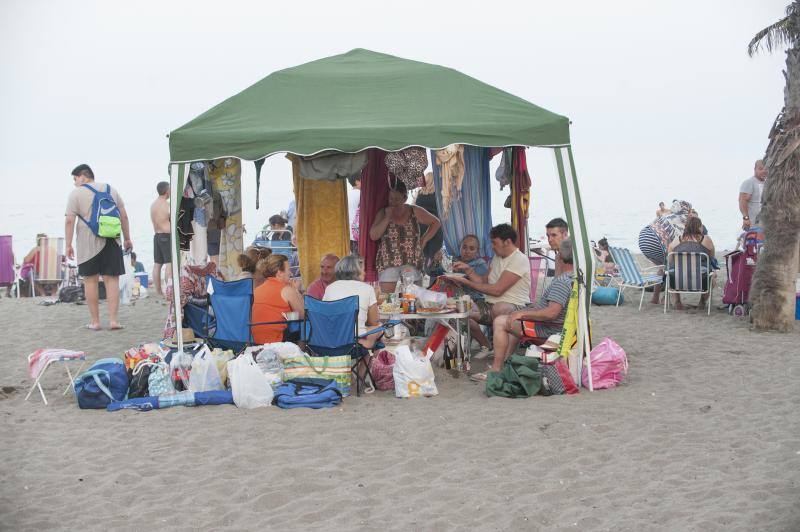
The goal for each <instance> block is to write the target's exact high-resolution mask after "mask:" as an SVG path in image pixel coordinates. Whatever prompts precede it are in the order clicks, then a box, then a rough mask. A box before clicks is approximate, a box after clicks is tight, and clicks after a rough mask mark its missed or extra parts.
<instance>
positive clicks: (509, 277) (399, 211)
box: [165, 180, 573, 380]
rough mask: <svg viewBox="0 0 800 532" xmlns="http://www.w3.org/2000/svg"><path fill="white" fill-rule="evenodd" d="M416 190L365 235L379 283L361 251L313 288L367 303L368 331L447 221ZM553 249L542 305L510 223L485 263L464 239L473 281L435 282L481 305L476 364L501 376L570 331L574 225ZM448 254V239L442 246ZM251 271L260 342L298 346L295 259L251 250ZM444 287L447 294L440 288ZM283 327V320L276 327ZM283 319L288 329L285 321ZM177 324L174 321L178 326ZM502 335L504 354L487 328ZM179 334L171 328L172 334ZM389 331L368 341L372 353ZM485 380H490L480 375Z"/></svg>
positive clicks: (362, 325) (392, 194)
mask: <svg viewBox="0 0 800 532" xmlns="http://www.w3.org/2000/svg"><path fill="white" fill-rule="evenodd" d="M407 201H408V190H407V188H406V185H405V184H404V183H403V182H402V181H400V180H394V181H392V182H391V186H390V190H389V199H388V205H387V206H386V207H385V208H383V209H381V210H380V211H379V212H378V213H377V216H376V217H375V219H374V222H373V223H372V225H371V227H369V230H368V231H365V232H362V235H364V234H366V235H368V237H369V238H371V239H372V240H374V241H376V242H378V248H377V260H376V269H377V272H378V283H377V284H376V285H371V284H368V283H366V282H364V279H365V272H364V263H363V260H362V259H361V257H359V256H358V255H357V254H351V255H348V256H346V257H342V258H340V257H337V256H336V255H333V254H328V255H325V256H324V257H322V259H321V261H320V273H319V278H318V279H316V280H314V281H313V282H312V283H310V284H309V286H308V287H307V289H306V291H305V294H306V295H309V296H311V297H314V298H316V299H320V300H323V301H329V300H338V299H342V298H345V297H349V296H357V297H358V302H359V310H358V317H357V325H358V332H359V334H360V335H361V334H364V333H366V332H367V331H369V330H371V329H372V328H374V327H375V326H377V325H379V323H378V321H379V311H378V300H379V297H380V293H381V292H383V293H389V292H393V291H394V290H395V287H396V284H397V282H398V280H400V279H401V275H405V276H407V277H411V278H413V279H414V281H416V282H417V283H419V282H421V281H422V272H423V266H424V251H423V250H424V248H425V247H426V246H427V245H428V244H429V243H430V242H431V241H432V239H434V237H435V236H436V235H437V233H438V232H439V229H440V227H441V222H440V221H439V219H438V218H437V217H436V216H435V215H433V214H431V213H430V212H429V211H428V210H427V209H425V208H424V207H422V206H420V205H419V204H415V205H411V204H408V203H407ZM546 231H547V238H548V242H549V244H550V247H551V248H552V249H553V250H554V251H555V257H556V258H555V277H554V279H553V281H552V282H551V283H550V284H549V285H548V287H547V289H546V290H545V291H544V293H543V294H542V296H541V297H540V298H539V300H538V301H537V302H536V303H535V304H531V293H530V292H531V271H530V262H529V260H528V257H527V256H526V255H525V254H523V253H522V252H521V251H520V250H519V247H518V243H517V238H518V235H517V232H516V231H515V230H514V229H513V228H512V227H511V226H510V225H508V224H499V225H497V226H495V227H493V228H492V229H491V231H490V233H489V234H488V235H484V238H488V239H489V240H490V241H491V246H492V250H493V252H494V256H493V257H492V258H491V260H490V261H489V262H487V261H486V259H485V258H484V257H481V256H480V251H479V250H480V238H479V237H478V236H477V235H465V236H464V237H463V238H462V240H461V242H460V253H459V256H457V257H455V258H454V260H453V263H452V269H453V271H455V272H460V273H463V274H464V276H463V277H457V276H446V277H445V276H442V277H439V278H438V279H437V280H435V281H436V282H435V284H436V285H438V286H439V288H441V287H442V286H446V287H447V289H448V290H453V291H456V292H457V293H459V294H466V295H469V296H470V297H471V298H472V300H473V302H474V304H473V305H472V307H471V310H470V319H469V326H470V330H471V332H472V336H473V338H474V339H475V340H476V341H477V343H478V344H479V346H480V349H479V351H478V352H477V354H476V355H475V357H474V358H477V359H483V358H487V357H489V356H491V355H494V361H493V364H492V368H491V370H492V371H499V370H500V368H501V367H502V365H503V362H504V360H505V359H506V358H507V357H508V356H509V355H510V354H511V353H512V352H513V351H514V349H515V348H516V345H517V341H516V340H517V339H519V338H520V337H523V336H534V337H544V338H546V337H548V336H550V335H552V334H558V333H560V332H561V330H562V328H563V324H564V320H565V316H566V309H567V303H568V301H569V297H570V294H571V291H572V280H573V260H572V249H573V247H572V242H571V240H570V237H569V230H568V226H567V223H566V222H565V221H564V220H563V219H561V218H556V219H554V220H552V221H550V222H549V223H548V224H547V227H546ZM439 246H440V247H441V240H440V241H439ZM239 266H240V267H241V269H242V273H241V274H240V275H239V276H238V279H245V278H250V279H252V280H253V287H254V291H253V307H252V313H251V319H252V323H254V324H263V323H265V322H267V324H263V325H254V326H253V327H252V334H253V340H254V341H255V342H256V343H259V344H265V343H272V342H281V341H297V340H298V339H299V331H297V329H296V328H292V327H291V326H290V324H289V323H287V320H286V315H287V314H288V313H290V312H293V313H296V315H297V317H298V320H302V319H303V318H304V316H305V312H304V304H303V294H302V293H301V289H300V287H299V286H298V284H297V283H296V282H295V281H294V280H293V279H292V276H291V274H290V267H289V261H288V259H287V257H285V256H284V255H282V254H279V253H273V252H271V251H270V250H269V249H267V248H259V247H250V248H248V249H247V250H246V251H245V253H244V254H242V255H241V256H240V258H239ZM184 270H185V271H187V273H188V274H189V275H188V277H197V276H200V275H214V276H217V277H219V273H218V272H217V271H216V269H215V268H214V265H213V264H209V265H208V266H206V267H204V268H200V267H195V266H189V265H187V266H185V268H184ZM201 285H202V283H199V284H198V283H195V282H191V281H189V282H186V283H184V282H183V279H182V282H181V288H182V290H184V289H187V291H188V293H187V294H186V298H187V300H188V299H189V298H191V297H204V295H205V293H204V290H205V287H204V286H201ZM434 289H437V287H436V286H435V287H434ZM273 322H279V323H273ZM280 322H283V323H280ZM168 325H169V324H168ZM481 326H486V327H490V328H492V331H493V338H494V349H492V348H491V346H490V344H489V340H488V338H487V337H486V335H485V334H484V333H483V331H482V330H481ZM173 333H174V324H173V329H169V328H168V330H165V336H166V335H169V334H173ZM380 334H381V333H377V334H374V335H371V336H367V337H365V338H362V339H361V340H359V341H360V343H361V344H362V345H363V346H365V347H367V348H369V347H372V346H373V345H374V344H375V343H376V341H377V340H378V339H379V336H380ZM472 377H473V378H474V379H476V380H481V379H485V374H484V373H477V374H474V375H473V376H472Z"/></svg>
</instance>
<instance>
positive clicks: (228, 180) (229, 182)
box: [209, 157, 244, 279]
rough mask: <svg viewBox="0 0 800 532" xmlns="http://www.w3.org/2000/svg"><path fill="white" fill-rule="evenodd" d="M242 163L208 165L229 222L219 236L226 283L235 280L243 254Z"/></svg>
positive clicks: (221, 161) (233, 160)
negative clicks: (227, 280) (240, 257)
mask: <svg viewBox="0 0 800 532" xmlns="http://www.w3.org/2000/svg"><path fill="white" fill-rule="evenodd" d="M241 178H242V161H241V160H239V159H236V158H233V157H226V158H223V159H215V160H213V161H211V164H210V165H209V179H211V184H212V186H213V187H214V190H216V191H218V192H219V194H220V196H221V197H222V204H223V206H224V209H225V212H226V213H227V218H225V229H224V230H223V231H222V234H221V235H220V242H219V264H218V269H219V271H220V272H221V273H222V275H223V276H224V277H225V278H226V279H235V278H236V276H237V275H239V272H240V271H241V269H240V268H239V264H238V262H237V260H238V259H239V255H241V254H242V253H244V234H243V231H242V179H241Z"/></svg>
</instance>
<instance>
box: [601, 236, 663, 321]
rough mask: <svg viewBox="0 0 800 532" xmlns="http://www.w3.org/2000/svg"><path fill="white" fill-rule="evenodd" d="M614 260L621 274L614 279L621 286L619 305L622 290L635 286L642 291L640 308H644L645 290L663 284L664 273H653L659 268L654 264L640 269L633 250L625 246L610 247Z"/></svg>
mask: <svg viewBox="0 0 800 532" xmlns="http://www.w3.org/2000/svg"><path fill="white" fill-rule="evenodd" d="M609 250H610V251H611V256H612V257H613V258H614V262H615V263H616V264H617V269H618V271H619V276H618V277H615V278H613V279H612V282H613V283H614V284H615V285H616V286H618V287H619V296H617V306H619V300H620V297H622V291H623V290H624V289H625V288H634V289H636V290H641V291H642V297H641V298H640V299H639V310H642V302H643V301H644V292H645V290H646V289H647V288H649V287H651V286H656V285H658V284H661V281H662V278H663V277H662V275H660V274H657V273H652V272H653V271H655V270H657V269H658V268H659V266H652V267H650V268H646V269H644V270H640V269H639V266H638V265H637V264H636V261H635V260H633V256H631V252H630V251H628V250H627V249H625V248H613V247H612V248H609Z"/></svg>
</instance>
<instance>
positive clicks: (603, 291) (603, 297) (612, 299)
mask: <svg viewBox="0 0 800 532" xmlns="http://www.w3.org/2000/svg"><path fill="white" fill-rule="evenodd" d="M617 297H619V302H620V304H622V303H624V302H625V296H620V295H619V288H617V287H616V286H599V287H597V289H596V290H595V291H594V292H592V303H594V304H595V305H616V304H617Z"/></svg>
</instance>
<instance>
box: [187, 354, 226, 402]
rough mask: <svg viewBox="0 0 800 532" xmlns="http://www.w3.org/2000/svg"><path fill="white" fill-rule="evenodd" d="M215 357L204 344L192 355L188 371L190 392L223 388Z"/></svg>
mask: <svg viewBox="0 0 800 532" xmlns="http://www.w3.org/2000/svg"><path fill="white" fill-rule="evenodd" d="M216 358H217V357H216V356H215V355H214V354H213V353H212V352H211V350H210V349H209V348H208V346H207V345H204V346H203V348H202V349H201V350H200V352H199V353H197V354H196V355H195V356H194V359H193V360H192V368H191V371H189V391H190V392H210V391H212V390H222V389H223V386H222V378H221V377H220V374H219V369H217V360H216Z"/></svg>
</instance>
